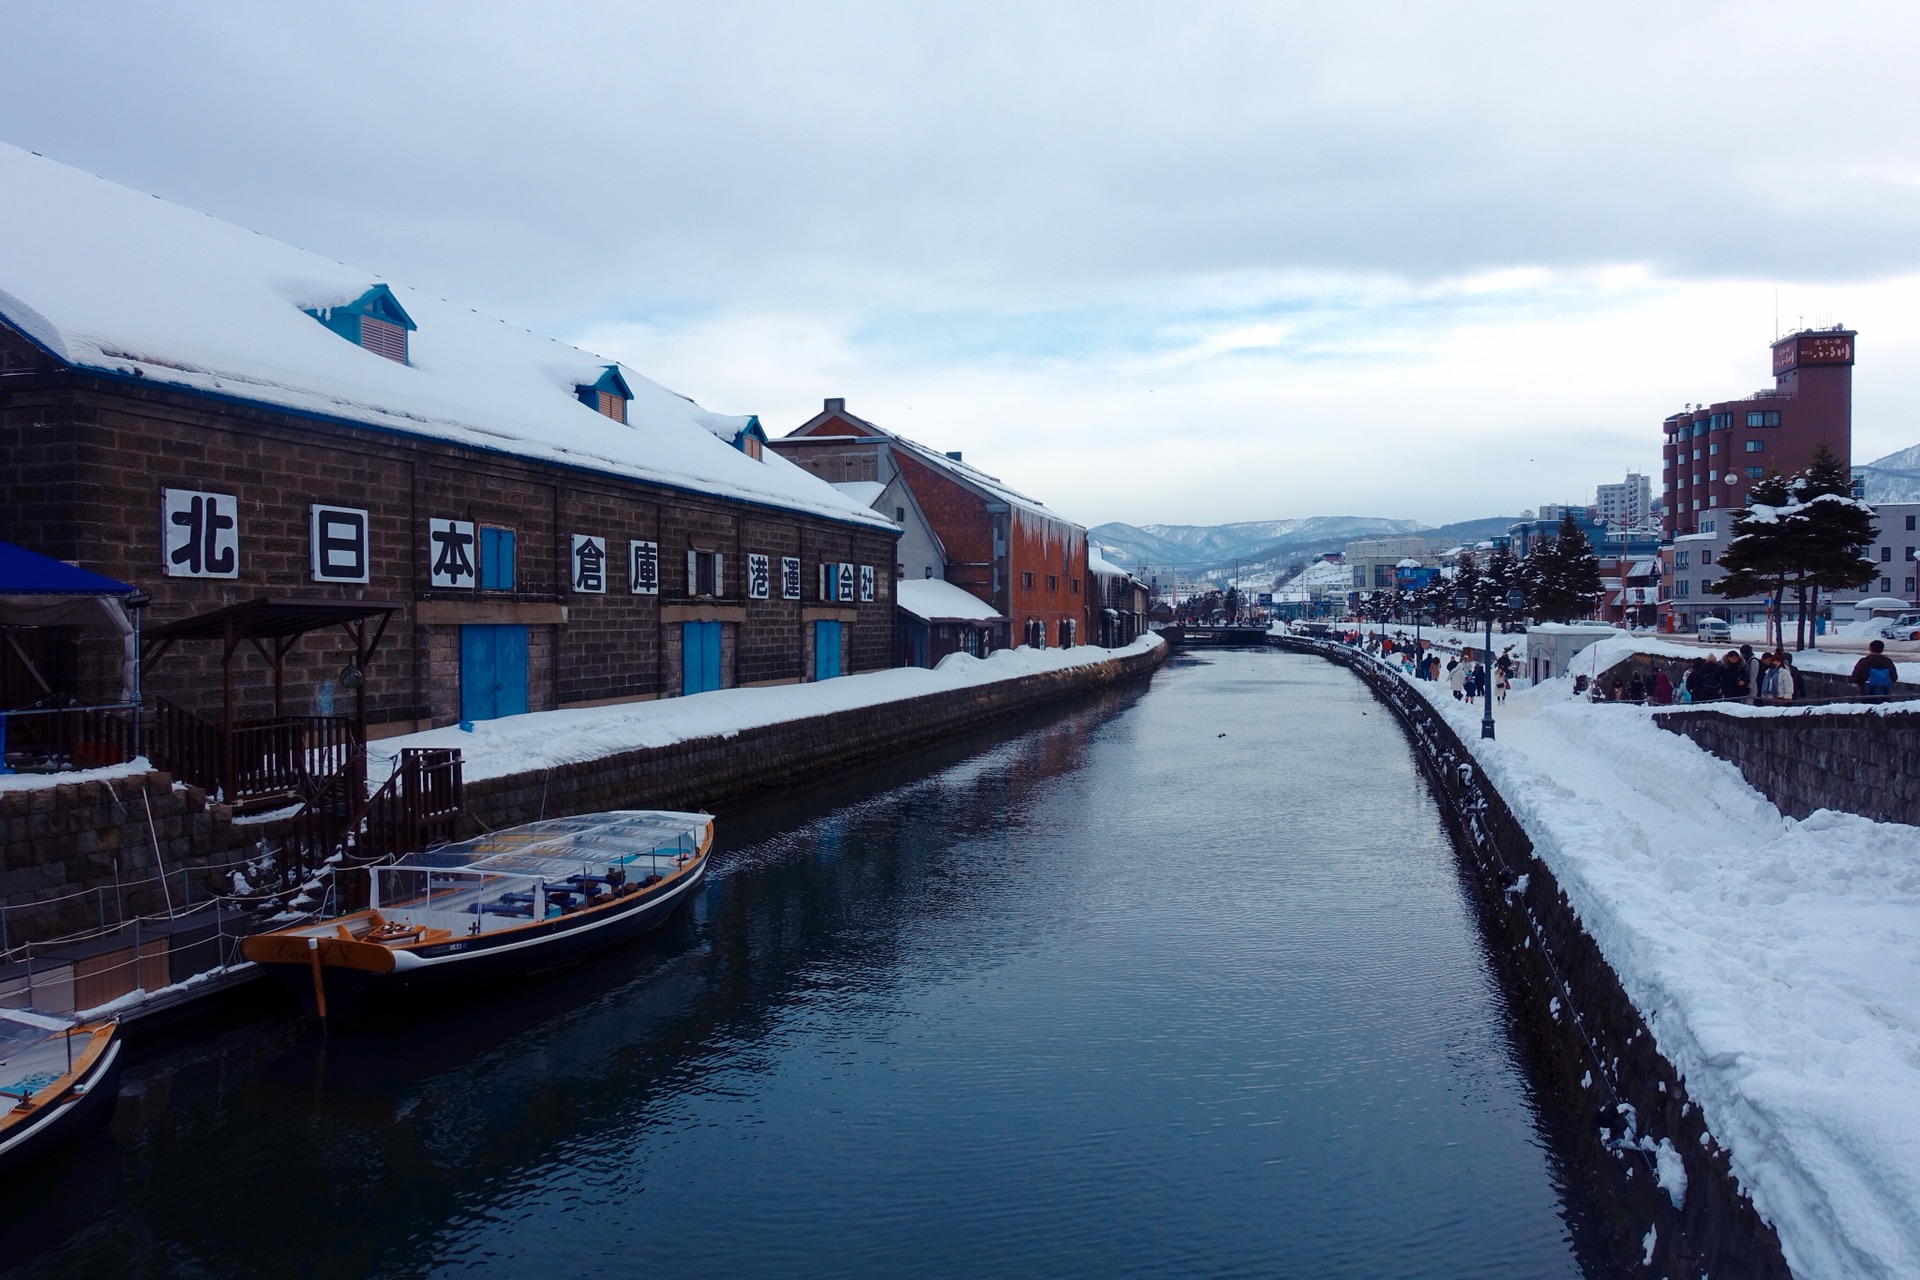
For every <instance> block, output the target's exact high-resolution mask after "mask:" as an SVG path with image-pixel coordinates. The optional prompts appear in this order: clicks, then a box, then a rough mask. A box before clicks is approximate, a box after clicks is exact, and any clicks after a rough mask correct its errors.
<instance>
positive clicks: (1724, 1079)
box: [1410, 639, 1920, 1277]
mask: <svg viewBox="0 0 1920 1280" xmlns="http://www.w3.org/2000/svg"><path fill="white" fill-rule="evenodd" d="M1645 643H1646V642H1645V641H1640V640H1633V639H1622V640H1620V641H1609V642H1605V644H1603V645H1602V646H1600V647H1602V648H1605V646H1606V645H1617V646H1619V648H1620V650H1621V652H1623V653H1624V652H1627V651H1630V650H1631V649H1632V648H1633V647H1636V646H1644V645H1645ZM1675 647H1677V646H1675ZM1686 652H1687V653H1688V654H1689V655H1691V654H1692V653H1694V652H1697V651H1695V650H1686ZM1605 660H1606V657H1605V655H1601V661H1602V665H1604V663H1605ZM1410 683H1412V685H1413V687H1414V688H1416V689H1418V690H1420V691H1421V692H1422V693H1423V694H1424V695H1425V696H1426V697H1427V698H1428V699H1429V700H1430V701H1431V702H1432V703H1433V705H1434V706H1435V707H1436V708H1437V709H1438V710H1439V712H1440V713H1441V714H1442V715H1443V716H1445V717H1446V718H1447V719H1448V721H1449V722H1450V723H1451V724H1452V725H1453V727H1454V729H1455V730H1456V731H1457V732H1458V733H1459V735H1460V737H1461V739H1462V741H1463V742H1465V744H1466V746H1467V748H1468V750H1470V751H1472V752H1473V753H1474V755H1475V757H1476V758H1477V759H1478V760H1479V761H1480V763H1481V765H1482V766H1483V768H1485V770H1486V772H1487V774H1488V776H1489V777H1490V778H1491V780H1492V781H1493V784H1494V785H1495V786H1496V787H1497V788H1498V789H1499V791H1500V794H1501V795H1502V796H1504V797H1505V798H1506V800H1507V803H1508V804H1509V805H1510V806H1511V807H1512V809H1513V812H1514V815H1515V817H1517V818H1518V819H1519V821H1520V822H1521V824H1522V825H1523V826H1524V827H1525V828H1526V830H1527V833H1528V835H1529V836H1530V837H1531V838H1532V840H1533V842H1534V849H1535V852H1536V854H1537V855H1538V856H1539V857H1540V858H1541V859H1542V860H1543V861H1544V862H1545V863H1546V865H1547V866H1548V867H1549V868H1550V869H1551V870H1552V871H1553V873H1554V875H1555V877H1556V878H1557V879H1558V880H1559V883H1560V885H1561V887H1562V888H1563V889H1564V890H1565V891H1566V893H1567V896H1568V898H1569V900H1570V901H1571V903H1572V905H1573V908H1574V910H1575V912H1576V913H1578V915H1579V917H1580V920H1581V922H1582V924H1583V926H1584V927H1585V928H1586V930H1587V932H1588V933H1589V934H1590V935H1591V936H1592V937H1593V938H1594V940H1595V942H1596V943H1598V945H1599V946H1600V949H1601V951H1602V953H1603V954H1604V955H1605V956H1606V958H1607V960H1608V962H1609V963H1611V964H1612V966H1613V968H1614V970H1615V972H1617V973H1618V974H1619V976H1620V980H1621V982H1622V984H1623V985H1624V986H1625V988H1626V991H1627V994H1628V996H1629V997H1631V998H1632V1000H1633V1002H1634V1005H1635V1006H1636V1007H1637V1008H1638V1009H1640V1010H1641V1011H1642V1013H1643V1014H1644V1016H1645V1017H1646V1020H1647V1024H1648V1026H1649V1027H1650V1028H1651V1029H1652V1031H1653V1033H1654V1036H1655V1038H1656V1040H1657V1042H1658V1044H1659V1048H1660V1051H1661V1053H1662V1054H1664V1055H1665V1056H1666V1058H1667V1060H1668V1061H1669V1062H1671V1063H1672V1064H1673V1065H1674V1066H1675V1067H1676V1068H1677V1069H1678V1070H1679V1072H1680V1073H1681V1075H1682V1076H1683V1077H1684V1078H1685V1079H1686V1082H1687V1088H1688V1090H1689V1092H1690V1093H1691V1094H1692V1096H1693V1097H1694V1098H1695V1099H1696V1100H1697V1101H1698V1102H1699V1104H1700V1106H1701V1108H1702V1111H1703V1113H1704V1115H1705V1117H1706V1121H1707V1124H1708V1126H1709V1127H1710V1128H1711V1129H1712V1131H1713V1134H1714V1136H1715V1137H1716V1139H1717V1140H1718V1141H1719V1142H1721V1143H1722V1144H1723V1145H1725V1146H1726V1147H1727V1148H1728V1149H1729V1152H1730V1157H1731V1160H1732V1164H1733V1170H1734V1173H1735V1175H1736V1176H1737V1177H1738V1178H1739V1179H1740V1182H1741V1185H1742V1186H1743V1187H1744V1188H1745V1189H1746V1190H1747V1191H1748V1193H1749V1194H1751V1195H1752V1197H1753V1200H1754V1203H1755V1205H1756V1207H1757V1208H1758V1209H1759V1211H1760V1212H1761V1214H1762V1215H1763V1216H1764V1217H1765V1218H1766V1219H1767V1221H1769V1222H1771V1223H1772V1224H1773V1225H1774V1227H1775V1229H1776V1230H1777V1231H1778V1232H1779V1235H1780V1240H1781V1245H1782V1247H1783V1249H1784V1251H1785V1253H1786V1258H1787V1261H1788V1263H1789V1265H1790V1266H1791V1267H1792V1268H1793V1270H1794V1273H1795V1274H1796V1275H1805V1276H1875V1277H1890V1276H1915V1275H1920V1211H1917V1210H1920V829H1916V828H1914V827H1908V826H1900V825H1897V824H1891V823H1875V822H1871V821H1868V820H1867V819H1865V818H1860V817H1855V816H1853V815H1850V814H1838V813H1831V812H1827V811H1824V810H1823V811H1821V812H1819V813H1816V814H1814V815H1813V816H1812V817H1810V818H1808V819H1807V820H1806V821H1804V822H1795V821H1793V820H1792V819H1790V818H1785V817H1783V816H1781V814H1780V813H1779V811H1778V810H1776V809H1775V808H1774V807H1773V805H1772V804H1770V803H1769V802H1768V801H1767V800H1766V798H1765V797H1764V796H1762V795H1761V794H1760V793H1759V792H1757V791H1755V790H1754V789H1753V788H1752V787H1750V786H1748V785H1747V783H1746V781H1745V780H1744V779H1743V778H1742V777H1741V776H1740V773H1739V771H1738V770H1736V769H1735V768H1734V767H1733V766H1732V765H1731V764H1729V763H1727V762H1725V761H1723V760H1719V759H1717V758H1715V757H1713V756H1711V755H1709V754H1707V753H1706V752H1704V751H1702V750H1700V749H1699V748H1698V747H1696V746H1694V744H1693V743H1692V742H1691V741H1689V740H1688V739H1686V738H1683V737H1681V736H1679V735H1678V734H1673V733H1668V732H1666V731H1664V730H1662V729H1660V728H1658V727H1657V726H1655V725H1654V724H1653V722H1652V719H1651V717H1650V715H1649V713H1648V712H1647V711H1646V710H1645V709H1644V708H1639V707H1633V706H1629V705H1623V704H1617V703H1615V704H1604V705H1594V704H1590V703H1587V702H1585V701H1583V700H1577V699H1574V698H1572V697H1571V681H1570V680H1568V679H1566V678H1564V677H1563V678H1559V679H1555V680H1550V681H1547V682H1545V683H1544V684H1542V685H1541V686H1540V687H1538V688H1535V689H1530V690H1527V691H1525V692H1523V693H1518V694H1516V695H1515V696H1513V697H1512V698H1510V699H1509V700H1508V702H1507V703H1506V705H1505V706H1504V707H1502V708H1501V709H1500V711H1499V713H1498V717H1497V719H1498V733H1499V737H1498V739H1497V740H1496V741H1493V742H1486V741H1482V740H1481V739H1480V737H1479V731H1478V722H1479V719H1480V710H1479V708H1477V707H1473V708H1469V707H1467V706H1465V705H1464V704H1462V703H1458V702H1455V701H1453V699H1452V698H1451V697H1450V696H1448V694H1447V691H1446V690H1445V689H1444V688H1437V687H1434V686H1429V685H1426V684H1423V683H1421V682H1417V681H1416V682H1410ZM1654 1154H1655V1159H1656V1161H1657V1165H1658V1170H1659V1180H1660V1183H1661V1185H1662V1187H1664V1188H1665V1189H1666V1190H1667V1191H1668V1193H1669V1194H1670V1195H1672V1196H1674V1197H1675V1198H1676V1199H1678V1198H1682V1197H1684V1194H1685V1185H1684V1182H1683V1181H1681V1180H1679V1179H1677V1178H1676V1177H1675V1176H1674V1175H1675V1174H1676V1173H1677V1172H1678V1170H1677V1169H1676V1168H1675V1167H1674V1166H1675V1165H1676V1164H1677V1160H1676V1159H1673V1158H1671V1157H1669V1155H1668V1152H1667V1151H1664V1150H1658V1149H1655V1152H1654Z"/></svg>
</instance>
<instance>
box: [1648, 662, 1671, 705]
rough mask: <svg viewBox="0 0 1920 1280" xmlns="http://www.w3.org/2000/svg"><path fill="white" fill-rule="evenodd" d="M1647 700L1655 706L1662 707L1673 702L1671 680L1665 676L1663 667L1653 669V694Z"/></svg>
mask: <svg viewBox="0 0 1920 1280" xmlns="http://www.w3.org/2000/svg"><path fill="white" fill-rule="evenodd" d="M1648 701H1650V702H1652V703H1653V705H1654V706H1656V707H1664V706H1667V705H1669V704H1671V703H1672V702H1673V681H1672V680H1671V679H1670V678H1669V677H1668V676H1667V669H1666V668H1665V667H1655V668H1654V669H1653V694H1652V696H1651V697H1650V698H1649V699H1648Z"/></svg>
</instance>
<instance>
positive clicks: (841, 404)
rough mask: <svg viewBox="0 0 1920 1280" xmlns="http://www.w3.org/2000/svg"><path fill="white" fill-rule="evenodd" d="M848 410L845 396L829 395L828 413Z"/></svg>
mask: <svg viewBox="0 0 1920 1280" xmlns="http://www.w3.org/2000/svg"><path fill="white" fill-rule="evenodd" d="M846 411H847V398H846V397H845V396H828V397H827V412H828V413H845V412H846Z"/></svg>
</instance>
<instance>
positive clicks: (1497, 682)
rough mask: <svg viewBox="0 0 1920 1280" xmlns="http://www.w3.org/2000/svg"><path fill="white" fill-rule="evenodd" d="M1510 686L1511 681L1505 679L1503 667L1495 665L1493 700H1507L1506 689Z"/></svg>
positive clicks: (1505, 674)
mask: <svg viewBox="0 0 1920 1280" xmlns="http://www.w3.org/2000/svg"><path fill="white" fill-rule="evenodd" d="M1511 687H1512V681H1510V680H1508V679H1507V673H1506V671H1505V669H1504V668H1501V667H1495V668H1494V669H1493V700H1494V701H1495V702H1505V701H1506V700H1507V690H1508V689H1510V688H1511Z"/></svg>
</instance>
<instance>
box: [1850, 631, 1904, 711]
mask: <svg viewBox="0 0 1920 1280" xmlns="http://www.w3.org/2000/svg"><path fill="white" fill-rule="evenodd" d="M1899 679H1900V668H1899V667H1896V666H1895V665H1894V664H1893V659H1892V658H1889V657H1888V656H1887V645H1886V642H1885V641H1884V640H1875V641H1873V642H1872V643H1871V644H1869V645H1867V656H1866V657H1864V658H1862V659H1860V661H1858V662H1856V663H1854V664H1853V682H1854V684H1856V685H1858V686H1859V689H1860V692H1861V693H1863V694H1872V695H1873V696H1875V697H1881V696H1884V695H1886V694H1889V693H1892V692H1893V686H1894V683H1895V682H1896V681H1897V680H1899Z"/></svg>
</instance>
